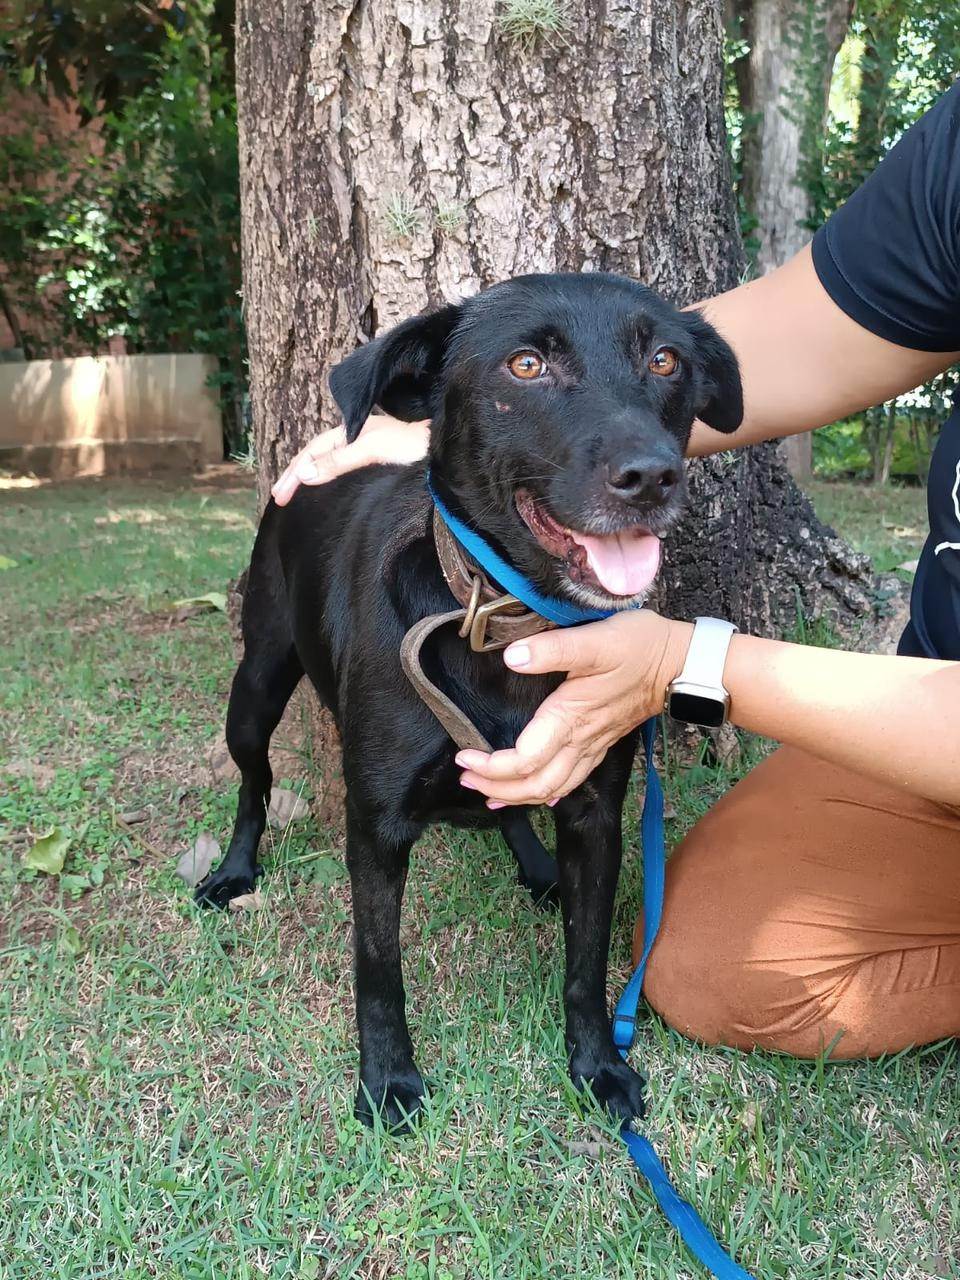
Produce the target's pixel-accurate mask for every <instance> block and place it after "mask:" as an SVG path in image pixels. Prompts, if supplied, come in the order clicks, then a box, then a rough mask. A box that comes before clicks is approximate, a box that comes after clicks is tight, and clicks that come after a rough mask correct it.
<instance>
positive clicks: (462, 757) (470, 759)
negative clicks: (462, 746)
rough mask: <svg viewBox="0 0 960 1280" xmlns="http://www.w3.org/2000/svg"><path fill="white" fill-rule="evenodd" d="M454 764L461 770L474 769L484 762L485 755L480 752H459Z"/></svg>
mask: <svg viewBox="0 0 960 1280" xmlns="http://www.w3.org/2000/svg"><path fill="white" fill-rule="evenodd" d="M453 762H454V764H458V765H459V766H460V768H461V769H472V768H474V766H476V765H478V764H481V763H482V762H483V755H482V753H481V752H479V751H458V752H457V754H456V755H455V756H454V757H453Z"/></svg>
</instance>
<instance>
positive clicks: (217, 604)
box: [171, 591, 227, 613]
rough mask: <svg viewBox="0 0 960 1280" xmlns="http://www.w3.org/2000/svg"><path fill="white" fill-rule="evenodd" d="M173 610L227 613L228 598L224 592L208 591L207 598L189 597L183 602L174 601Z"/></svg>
mask: <svg viewBox="0 0 960 1280" xmlns="http://www.w3.org/2000/svg"><path fill="white" fill-rule="evenodd" d="M171 608H173V609H203V608H207V609H216V610H217V611H218V612H219V613H226V612H227V597H226V596H225V595H224V593H223V592H222V591H208V592H207V594H206V595H205V596H187V597H185V598H184V599H183V600H174V602H173V604H172V605H171Z"/></svg>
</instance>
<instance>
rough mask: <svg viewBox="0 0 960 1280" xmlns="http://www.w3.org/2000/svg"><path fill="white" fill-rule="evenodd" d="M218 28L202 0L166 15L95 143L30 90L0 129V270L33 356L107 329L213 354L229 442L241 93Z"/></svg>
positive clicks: (236, 418)
mask: <svg viewBox="0 0 960 1280" xmlns="http://www.w3.org/2000/svg"><path fill="white" fill-rule="evenodd" d="M216 27H217V23H216V21H215V11H214V7H213V4H212V2H211V0H206V2H205V3H198V4H196V5H193V6H191V9H190V18H189V21H188V22H183V23H179V24H175V23H173V22H170V23H167V24H166V25H165V26H164V28H163V41H162V45H161V46H160V47H159V48H158V49H157V50H156V51H154V50H153V49H152V48H148V49H146V50H141V55H140V58H141V64H142V69H143V71H144V75H143V76H141V77H140V78H139V80H138V81H137V92H136V93H134V94H132V95H131V96H129V97H122V96H121V95H119V94H115V95H113V101H114V103H115V105H114V106H113V108H111V109H106V108H104V107H103V104H100V107H99V113H98V115H97V117H96V127H97V141H96V143H95V144H94V145H93V146H89V145H88V140H87V139H86V138H83V137H81V138H77V137H76V136H74V135H70V134H63V133H57V132H56V131H55V130H54V129H53V128H52V127H51V125H50V121H49V113H45V112H44V111H42V110H40V109H39V99H37V100H35V101H33V102H32V103H31V110H30V112H29V116H28V118H27V119H26V120H25V123H24V127H23V129H22V130H21V131H20V132H19V133H16V134H14V135H12V136H9V137H7V138H5V139H3V141H2V142H0V278H2V279H3V280H4V282H5V285H6V294H7V299H8V302H9V303H10V304H11V307H12V308H13V309H15V310H16V311H17V312H18V313H19V316H20V318H21V325H20V327H21V328H22V330H23V341H24V345H25V346H26V347H27V353H28V355H30V356H41V355H44V354H48V353H49V354H54V353H56V354H59V353H65V354H71V353H74V352H83V351H90V350H93V351H95V352H96V351H100V350H103V349H104V348H105V346H106V344H107V340H108V338H109V337H110V335H111V334H119V335H122V336H123V337H125V338H126V340H127V347H128V350H130V351H134V352H136V351H160V352H164V351H201V352H207V353H211V354H213V355H215V356H216V357H217V358H218V362H219V369H218V372H217V374H216V376H215V381H216V383H217V384H218V385H219V387H220V391H221V396H222V401H223V404H224V410H225V427H226V435H227V443H228V445H229V446H231V447H234V448H242V447H243V445H244V439H245V434H246V433H245V422H244V418H245V413H244V407H245V383H246V347H245V338H244V332H243V322H242V315H241V305H240V288H241V279H240V255H239V238H240V205H239V175H238V159H237V125H236V101H235V94H234V88H233V82H232V71H231V66H230V61H229V51H228V49H227V48H226V47H225V45H224V43H223V41H222V40H221V38H220V37H219V35H218V34H217V31H216ZM147 72H149V74H147ZM95 80H96V77H95ZM29 101H30V99H29V98H28V102H29ZM93 107H94V104H92V103H87V109H88V113H89V114H92V111H93ZM51 333H55V334H56V342H55V344H54V343H53V342H51V341H50V339H49V338H47V340H46V341H44V335H49V334H51ZM52 347H55V350H53V351H52V350H51V348H52Z"/></svg>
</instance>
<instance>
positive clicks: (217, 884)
mask: <svg viewBox="0 0 960 1280" xmlns="http://www.w3.org/2000/svg"><path fill="white" fill-rule="evenodd" d="M259 872H260V868H259V867H256V868H255V871H254V874H253V875H252V876H250V875H247V874H240V875H237V874H236V873H235V872H233V871H232V870H231V869H230V868H229V867H221V868H220V869H219V871H214V872H213V873H212V874H211V875H209V876H207V878H206V880H201V882H200V883H199V884H198V885H197V887H196V889H195V890H194V894H193V900H194V902H196V903H197V905H198V906H201V907H212V908H217V909H219V910H223V908H224V907H226V906H228V905H229V903H230V901H231V899H232V898H239V897H241V896H242V895H243V894H245V893H253V891H254V889H255V888H256V884H257V875H258V874H259Z"/></svg>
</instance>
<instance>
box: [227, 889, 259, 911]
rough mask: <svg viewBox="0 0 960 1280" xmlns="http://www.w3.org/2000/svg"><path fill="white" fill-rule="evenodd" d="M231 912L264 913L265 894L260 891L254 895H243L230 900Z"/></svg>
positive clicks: (256, 891)
mask: <svg viewBox="0 0 960 1280" xmlns="http://www.w3.org/2000/svg"><path fill="white" fill-rule="evenodd" d="M230 910H231V911H262V910H263V894H262V893H261V892H260V890H259V889H256V890H255V891H254V892H253V893H241V894H238V895H237V897H235V898H231V899H230Z"/></svg>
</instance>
